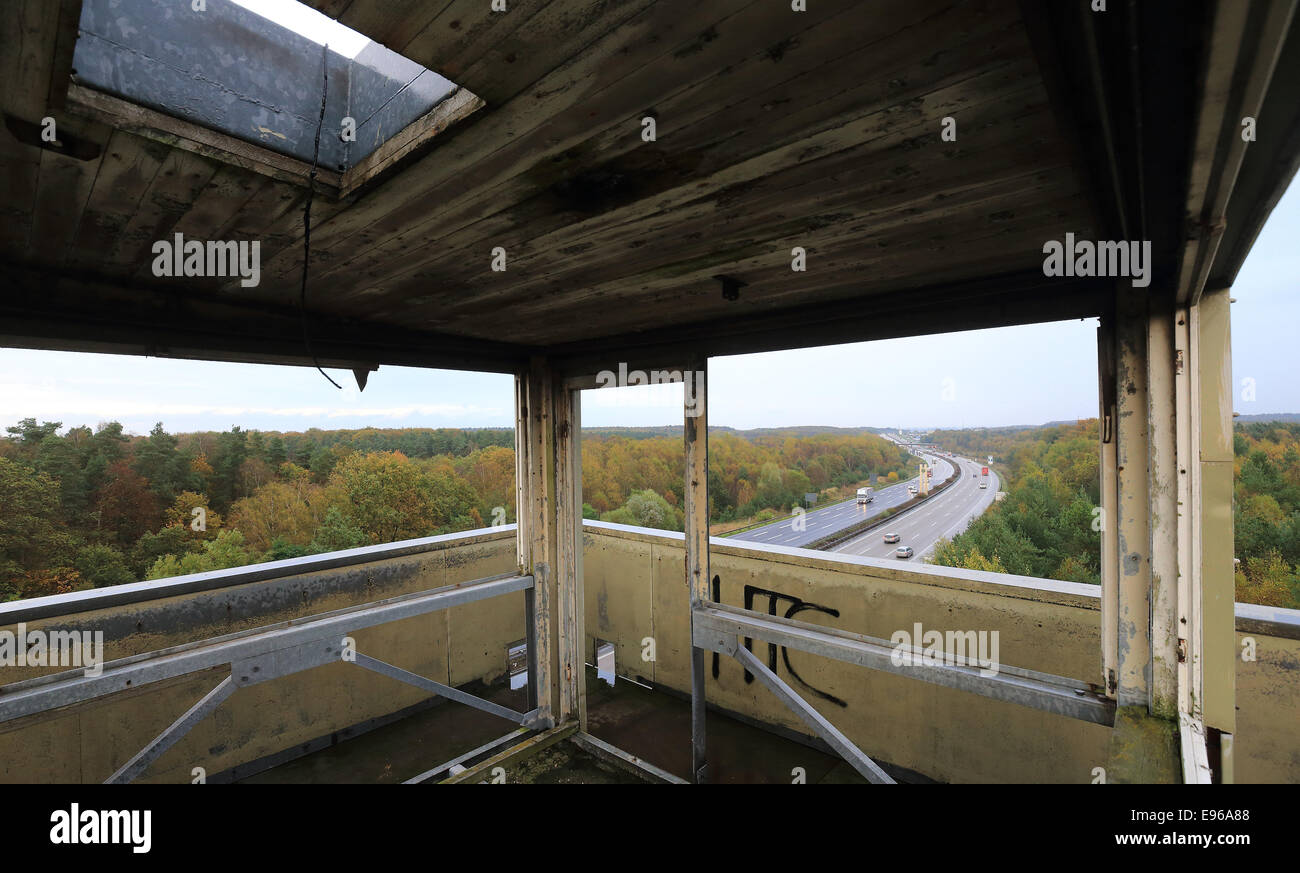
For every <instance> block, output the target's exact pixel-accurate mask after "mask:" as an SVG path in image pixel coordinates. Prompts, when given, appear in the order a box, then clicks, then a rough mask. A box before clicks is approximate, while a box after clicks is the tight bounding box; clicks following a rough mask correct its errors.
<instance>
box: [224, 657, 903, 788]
mask: <svg viewBox="0 0 1300 873" xmlns="http://www.w3.org/2000/svg"><path fill="white" fill-rule="evenodd" d="M477 693H479V694H481V695H482V696H485V697H487V698H488V699H489V700H492V701H493V702H496V703H500V704H502V705H505V706H509V707H511V708H513V709H516V710H523V709H524V708H525V705H526V697H525V692H524V691H523V690H519V691H511V690H510V689H509V688H508V687H507V686H506V685H505V684H500V685H495V686H492V687H491V688H488V689H479V691H478V692H477ZM587 712H588V722H589V730H590V732H591V733H592V734H593V735H595V736H597V737H599V738H600V739H602V740H605V741H606V742H608V743H611V744H613V745H615V746H617V747H619V748H620V749H623V750H624V751H627V752H630V753H631V754H633V755H636V756H638V757H640V758H643V759H644V760H646V761H648V762H649V763H651V764H654V765H656V766H659V767H661V768H663V769H665V770H667V771H668V772H670V773H674V774H676V775H679V776H681V777H683V778H686V776H687V774H688V773H689V772H690V748H691V745H690V703H689V701H688V700H685V699H683V698H681V697H678V696H677V695H674V694H669V693H665V692H660V691H652V690H650V689H647V688H645V687H643V686H641V685H638V684H637V683H635V682H631V681H628V680H626V679H621V678H620V679H619V680H618V681H617V684H616V685H615V686H614V687H610V686H609V685H608V684H607V683H606V682H603V681H600V680H599V679H597V678H596V671H595V670H594V669H588V671H587ZM510 729H511V725H510V724H509V723H507V722H505V721H503V720H502V719H499V718H497V717H495V716H492V715H488V714H487V713H484V712H480V711H479V710H476V709H472V708H471V707H468V706H463V705H461V704H457V703H442V704H440V705H437V706H434V707H431V708H429V709H427V710H424V711H421V712H417V713H415V714H414V715H411V716H408V717H407V718H404V719H401V720H400V721H397V722H394V723H392V724H389V725H385V726H383V727H379V728H376V729H374V730H372V731H369V732H367V733H365V734H362V735H360V736H358V737H354V738H352V739H348V740H344V741H342V742H339V743H337V744H335V745H332V746H330V747H328V748H325V749H322V750H320V751H317V752H313V753H311V754H308V755H305V756H303V757H301V758H297V759H295V760H292V761H289V762H287V763H284V764H280V765H278V766H276V767H273V768H271V769H269V770H265V771H263V772H261V773H258V774H256V775H253V776H250V777H247V778H245V779H242V780H240V781H241V782H242V783H247V784H272V783H276V784H283V783H319V784H340V783H341V784H396V783H400V782H403V781H405V780H407V779H410V778H412V777H413V776H416V775H418V774H420V773H423V772H424V771H426V770H428V769H430V768H432V767H435V766H438V765H440V764H443V763H445V762H446V761H449V760H451V759H452V758H454V757H456V756H457V755H460V754H462V753H464V752H467V751H469V750H471V749H474V748H477V747H478V746H481V745H483V744H484V743H487V742H489V741H491V740H494V739H496V738H497V737H500V736H502V735H504V734H506V733H508V732H509V731H510ZM708 740H709V767H710V781H711V782H713V783H715V784H717V783H720V784H727V783H746V784H748V783H760V784H763V783H766V784H789V783H791V782H795V781H797V780H798V779H799V778H802V779H803V780H804V781H806V782H807V783H809V784H815V783H824V784H831V783H862V782H864V781H865V780H863V779H862V777H861V776H859V775H858V774H857V773H856V772H855V771H854V770H853V769H852V768H851V767H849V766H848V765H847V764H846V763H844V762H843V761H842V760H840V759H839V758H838V757H836V756H833V755H829V754H826V753H824V752H821V751H818V750H816V749H813V748H810V747H809V746H807V745H804V744H803V743H800V742H796V741H794V740H792V739H788V738H786V737H783V736H779V735H777V734H775V733H771V732H769V731H766V730H761V729H759V728H757V727H753V726H751V725H748V724H745V723H742V722H740V721H738V720H736V719H734V718H730V717H728V716H726V715H723V714H720V713H714V712H710V713H709V719H708ZM882 766H884V767H885V769H886V770H890V768H889V767H888V766H887V765H884V764H882ZM801 771H802V772H801ZM890 772H891V774H892V775H895V777H896V778H899V779H900V781H914V780H913V779H910V778H908V777H909V774H904V773H893V771H890ZM506 779H507V782H514V783H532V784H611V783H635V782H637V781H638V780H637V778H636V777H635V776H633V775H631V774H629V773H626V772H624V771H623V770H621V769H619V768H616V767H613V766H611V765H610V764H608V763H606V762H605V761H603V760H601V759H599V758H597V757H595V756H593V755H591V754H589V753H588V752H586V751H584V750H583V749H580V748H578V747H577V746H575V745H573V744H572V743H569V742H561V743H557V744H555V745H552V746H550V747H548V748H546V749H544V750H542V751H541V752H538V753H536V754H535V755H533V756H531V757H529V758H526V759H524V760H522V761H518V762H515V763H514V764H512V765H511V766H510V767H509V768H507V777H506Z"/></svg>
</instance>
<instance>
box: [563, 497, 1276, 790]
mask: <svg viewBox="0 0 1300 873" xmlns="http://www.w3.org/2000/svg"><path fill="white" fill-rule="evenodd" d="M585 539H586V544H585V552H584V561H585V563H584V574H585V586H586V597H587V607H586V608H587V612H586V625H587V633H588V636H589V638H590V639H589V641H588V644H589V646H594V641H595V639H602V640H605V641H611V642H614V643H615V645H616V650H615V651H616V659H617V670H618V672H619V673H620V674H622V675H626V676H631V677H636V676H641V677H644V678H645V679H648V680H650V681H652V682H655V683H657V684H661V685H666V686H668V687H671V688H675V689H677V690H679V691H689V689H690V673H689V637H688V634H687V627H686V622H685V621H684V617H685V616H686V614H687V609H688V606H687V592H686V585H685V581H684V578H683V566H684V560H685V555H684V550H683V540H682V535H681V534H671V533H664V532H661V531H649V530H644V529H637V528H626V527H619V526H616V525H608V524H602V523H598V522H588V523H587V526H586V537H585ZM710 551H711V557H712V563H711V571H712V573H713V574H714V575H715V576H718V577H720V591H719V599H720V600H721V601H722V602H724V603H728V604H731V605H735V606H742V607H743V606H748V607H749V608H752V609H755V610H758V611H769V610H770V608H771V602H772V598H773V594H770V593H767V592H774V593H775V595H776V598H777V610H776V611H777V614H779V615H787V614H789V613H790V611H791V610H792V609H794V610H796V611H795V612H794V614H793V615H791V616H790V617H793V618H798V619H799V620H801V621H807V622H813V623H818V624H825V625H828V626H832V627H837V628H841V629H844V630H851V631H854V632H857V633H864V634H868V635H870V636H874V637H880V638H884V639H889V637H890V636H891V635H892V634H893V633H894V632H895V631H897V630H909V631H910V630H911V629H912V628H913V625H914V623H915V622H918V621H919V622H920V623H921V624H922V627H923V629H925V630H930V629H934V630H940V631H947V630H963V631H964V630H974V631H981V630H986V631H993V630H996V631H998V633H999V649H1000V651H999V656H1000V662H1001V663H1002V664H1006V665H1010V666H1017V667H1025V668H1029V669H1032V670H1038V671H1042V672H1048V673H1055V674H1057V675H1061V676H1067V677H1071V678H1076V679H1081V680H1083V681H1086V682H1096V681H1098V679H1099V673H1100V657H1101V656H1100V652H1101V649H1100V645H1101V643H1100V612H1099V608H1100V597H1099V594H1100V591H1099V589H1097V588H1096V587H1094V586H1087V585H1078V584H1074V583H1068V582H1052V581H1050V580H1043V579H1030V578H1026V577H1014V576H1002V575H995V574H990V573H980V572H974V571H964V570H951V569H946V568H945V569H939V568H931V567H926V566H924V565H921V564H915V563H907V564H904V563H903V562H901V561H900V562H898V563H897V564H895V563H891V562H888V561H879V560H874V559H869V558H852V557H842V556H834V557H832V556H830V555H828V554H827V553H824V552H810V551H805V550H800V549H786V548H781V547H772V546H761V545H755V544H746V545H744V546H740V545H737V544H733V543H729V542H728V541H727V540H725V539H718V538H715V539H714V540H712V547H711V549H710ZM746 589H749V596H750V602H749V603H748V604H747V603H746V602H745V599H746ZM1252 610H1258V608H1257V607H1248V606H1245V605H1239V606H1238V614H1239V619H1238V636H1239V637H1242V638H1244V637H1246V636H1251V637H1253V638H1254V639H1255V641H1256V643H1257V650H1258V660H1256V661H1254V662H1241V661H1239V662H1238V665H1237V683H1238V686H1237V695H1238V696H1237V703H1238V706H1239V708H1240V712H1239V714H1238V718H1239V722H1238V733H1237V735H1236V768H1237V769H1236V778H1237V781H1238V782H1265V781H1282V782H1300V613H1297V612H1296V611H1294V610H1268V611H1267V613H1268V615H1267V616H1264V615H1262V614H1260V613H1257V612H1251V611H1252ZM1243 611H1244V612H1245V613H1250V614H1251V615H1253V616H1254V618H1252V619H1250V620H1247V619H1246V618H1243V617H1242V615H1243ZM647 637H649V638H652V639H653V640H654V641H655V656H656V659H655V660H654V661H653V662H650V661H645V660H643V659H642V655H643V652H644V651H645V649H646V647H645V646H644V643H643V640H644V639H645V638H647ZM754 652H755V654H756V655H758V656H759V657H760V658H763V659H766V658H767V657H768V655H769V650H768V647H767V646H766V645H765V644H761V643H755V646H754ZM777 654H778V658H777V667H776V669H777V673H778V674H779V675H780V676H781V677H782V678H784V679H785V680H786V681H787V682H789V683H790V684H791V686H792V687H794V688H795V689H796V690H798V691H800V693H802V694H803V695H804V696H805V699H807V700H808V701H809V702H811V703H813V704H814V705H815V706H816V707H817V709H818V710H819V711H820V712H821V713H822V714H823V715H825V716H826V717H827V718H828V719H830V720H831V722H832V723H833V724H835V725H836V726H837V727H838V728H839V729H840V730H842V731H844V733H846V734H847V735H848V736H849V737H850V738H851V739H852V740H854V741H855V742H856V743H858V744H859V746H860V747H861V748H862V749H863V751H865V752H866V753H867V754H869V755H872V756H876V757H879V758H880V759H882V760H885V761H888V762H890V763H893V764H897V765H901V766H904V767H908V768H910V769H912V770H916V771H918V772H920V773H924V774H925V775H927V776H930V777H932V778H934V779H939V780H942V781H949V782H1080V783H1086V782H1091V781H1092V779H1093V775H1092V769H1093V768H1094V767H1098V766H1104V765H1105V763H1106V757H1107V749H1106V745H1107V739H1108V736H1109V729H1107V728H1104V727H1101V726H1098V725H1092V724H1086V723H1083V722H1079V721H1075V720H1073V719H1068V718H1064V717H1060V716H1054V715H1049V714H1047V713H1042V712H1038V711H1036V710H1032V709H1028V708H1025V707H1021V706H1016V705H1014V704H1011V703H1004V702H1001V701H996V700H990V699H988V698H984V697H980V696H977V695H974V694H968V693H965V692H962V691H957V690H954V689H949V688H942V687H939V686H936V685H930V684H928V683H925V682H919V681H916V680H913V679H909V678H907V677H904V676H896V675H892V674H884V673H878V672H875V671H871V670H866V669H863V668H860V667H854V666H852V665H848V664H844V663H841V662H837V661H832V660H829V659H824V658H818V657H816V656H812V655H807V654H804V653H802V652H790V653H788V657H789V663H788V666H787V664H786V662H785V661H784V660H783V658H782V657H781V652H780V650H778V653H777ZM710 666H712V665H710ZM790 668H793V671H794V673H795V674H796V675H795V676H793V677H792V675H791V669H790ZM707 675H708V679H707V682H708V697H709V702H710V704H715V705H718V706H721V707H723V708H726V709H729V710H732V711H735V712H739V713H742V714H744V715H748V716H751V717H754V718H758V719H762V720H764V721H768V722H777V723H779V724H781V725H784V726H786V727H789V728H791V729H792V730H796V731H799V732H801V733H805V734H806V733H808V731H807V729H806V728H805V727H804V726H803V724H802V722H800V721H799V720H798V719H797V718H795V716H794V715H793V713H791V712H790V711H789V710H787V709H786V708H785V707H784V706H782V705H781V704H780V703H778V702H777V700H776V699H775V698H774V697H773V696H772V695H771V694H770V693H768V691H767V690H766V689H765V688H763V687H762V686H760V685H759V684H758V683H757V682H752V683H746V682H745V681H744V671H743V670H742V669H741V667H740V666H739V665H738V664H737V663H736V662H735V661H734V660H733V659H730V658H726V657H724V656H718V657H717V669H716V672H715V671H714V670H713V669H709V670H708V671H707ZM828 696H829V698H834V700H832V699H829V698H828Z"/></svg>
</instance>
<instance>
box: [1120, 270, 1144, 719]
mask: <svg viewBox="0 0 1300 873" xmlns="http://www.w3.org/2000/svg"><path fill="white" fill-rule="evenodd" d="M1115 314H1116V323H1115V347H1116V368H1115V371H1116V373H1115V375H1116V380H1117V385H1116V391H1115V397H1116V409H1117V414H1116V422H1117V426H1116V435H1117V437H1118V445H1117V447H1116V460H1117V462H1118V463H1117V464H1116V471H1117V473H1118V488H1117V497H1118V500H1117V508H1118V511H1119V517H1118V518H1117V519H1116V530H1117V534H1118V535H1117V548H1118V556H1119V568H1118V573H1117V579H1118V586H1117V587H1118V592H1119V598H1118V604H1117V605H1118V614H1117V617H1116V618H1117V627H1118V638H1117V642H1116V657H1117V664H1118V673H1119V677H1118V678H1119V687H1118V690H1117V695H1116V696H1117V700H1118V702H1119V705H1120V706H1140V707H1142V709H1143V710H1147V709H1148V708H1149V706H1150V702H1151V560H1150V551H1151V528H1150V506H1149V504H1148V498H1147V488H1148V484H1149V483H1148V476H1147V465H1148V456H1147V431H1148V424H1147V406H1148V386H1147V379H1148V373H1147V320H1148V319H1147V300H1146V297H1145V296H1144V295H1140V294H1139V292H1135V291H1134V290H1133V289H1131V288H1121V289H1119V291H1118V299H1117V302H1116V313H1115Z"/></svg>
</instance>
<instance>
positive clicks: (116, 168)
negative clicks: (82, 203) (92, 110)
mask: <svg viewBox="0 0 1300 873" xmlns="http://www.w3.org/2000/svg"><path fill="white" fill-rule="evenodd" d="M170 153H171V149H170V148H168V147H167V146H165V145H162V144H161V143H156V142H152V141H150V140H147V139H143V138H141V137H138V136H135V135H134V134H130V133H126V132H124V131H121V130H115V131H113V135H112V136H111V137H110V138H109V141H108V147H107V148H106V149H105V151H104V157H103V160H102V162H101V165H100V169H99V175H98V176H96V177H95V184H94V186H93V187H92V189H91V192H90V197H89V198H88V199H87V201H86V208H85V210H83V212H82V214H81V222H80V223H79V224H78V226H77V232H76V234H74V235H73V238H72V241H71V243H70V244H69V246H68V250H67V259H66V260H67V262H68V264H69V265H71V266H76V267H81V268H90V269H93V268H95V267H99V266H102V265H103V264H104V261H105V256H106V254H107V253H108V252H111V251H112V250H113V247H114V245H115V244H116V242H117V240H118V238H119V237H120V235H121V233H122V231H124V230H125V229H126V227H127V225H128V224H130V222H131V219H132V217H133V216H134V215H135V213H136V210H137V209H138V207H139V204H140V200H141V198H143V197H144V194H145V192H146V191H148V189H149V186H150V184H151V183H152V182H153V179H154V176H156V175H157V174H158V170H159V169H160V168H161V167H162V165H163V161H165V160H166V159H167V156H168V155H169V154H170Z"/></svg>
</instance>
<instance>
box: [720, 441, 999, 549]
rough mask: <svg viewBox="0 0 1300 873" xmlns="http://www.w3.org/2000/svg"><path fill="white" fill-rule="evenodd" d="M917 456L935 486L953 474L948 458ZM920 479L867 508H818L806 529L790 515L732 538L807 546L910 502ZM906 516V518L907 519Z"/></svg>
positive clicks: (884, 493) (885, 491)
mask: <svg viewBox="0 0 1300 873" xmlns="http://www.w3.org/2000/svg"><path fill="white" fill-rule="evenodd" d="M913 454H916V455H919V456H920V457H923V458H925V459H926V460H927V461H929V462H930V466H931V468H932V469H933V474H932V475H931V477H930V484H931V485H938V484H939V483H940V482H942V481H943V480H944V479H947V478H948V476H949V475H950V474H951V473H952V464H951V463H949V461H948V460H947V459H946V458H940V457H937V456H935V455H930V454H928V453H926V452H914V453H913ZM917 478H918V477H916V476H913V477H912V478H911V479H908V480H907V481H905V482H899V483H898V484H896V485H890V486H888V487H885V488H877V489H876V494H875V499H874V500H873V501H872V502H871V503H868V504H866V505H864V506H859V505H858V502H857V501H856V500H849V501H847V502H845V503H836V504H834V505H833V506H827V507H825V508H823V509H814V510H812V511H811V512H808V513H807V514H806V515H805V516H804V517H803V522H804V524H803V528H804V529H803V530H798V529H797V528H796V526H795V518H794V517H791V516H787V517H786V518H783V519H780V520H779V521H774V522H772V523H770V524H766V525H764V526H762V527H756V528H754V529H753V530H747V531H745V532H744V533H738V534H736V535H735V536H734V537H731V538H730V539H733V540H745V541H748V542H753V543H763V544H764V545H769V546H795V547H798V546H805V545H807V544H808V543H811V542H813V541H814V540H819V539H821V538H822V537H824V536H827V535H828V534H833V533H835V532H836V531H838V530H843V529H844V528H846V527H848V526H850V525H852V524H856V523H857V522H859V521H863V520H865V519H868V518H874V517H875V516H877V515H879V514H880V513H882V512H884V511H885V510H886V509H889V508H890V507H891V506H898V505H899V504H901V503H906V502H907V501H908V500H909V499H910V498H911V496H912V495H911V494H909V493H908V491H907V486H908V485H909V484H915V483H916V481H917ZM953 487H954V488H955V487H956V486H953ZM990 487H991V486H990ZM939 496H942V495H939ZM906 517H907V516H904V518H906Z"/></svg>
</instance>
